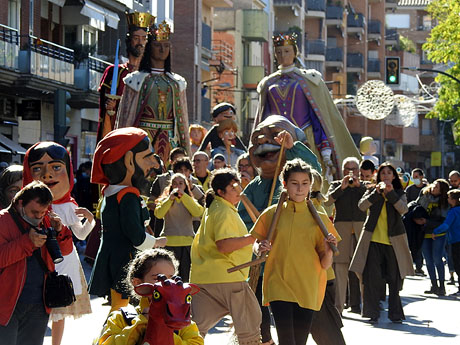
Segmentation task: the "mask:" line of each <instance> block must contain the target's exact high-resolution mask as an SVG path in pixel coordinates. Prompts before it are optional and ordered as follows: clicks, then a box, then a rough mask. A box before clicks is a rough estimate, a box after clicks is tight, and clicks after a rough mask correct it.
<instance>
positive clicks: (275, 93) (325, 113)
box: [254, 33, 361, 190]
mask: <svg viewBox="0 0 460 345" xmlns="http://www.w3.org/2000/svg"><path fill="white" fill-rule="evenodd" d="M296 39H297V35H296V34H295V33H294V34H291V35H276V36H273V43H274V46H275V58H276V62H277V63H278V64H279V66H278V71H276V72H274V73H272V74H270V75H269V76H267V77H265V78H264V79H262V80H261V81H260V83H259V85H258V86H257V92H258V93H259V107H258V111H257V117H256V120H255V123H254V128H256V126H257V125H258V123H259V122H261V121H263V120H265V119H266V118H267V117H268V116H270V115H274V114H277V115H281V116H283V117H285V118H287V119H288V120H289V121H291V122H292V123H293V124H294V125H296V126H297V127H299V128H301V129H302V130H303V131H304V132H305V134H306V137H307V141H308V145H309V146H310V149H311V150H312V151H313V152H314V153H315V154H316V156H317V157H318V159H319V161H320V162H321V166H322V170H323V176H324V177H326V180H327V181H332V180H333V179H335V178H338V177H339V176H334V174H338V173H339V171H340V169H337V167H340V166H341V164H342V161H343V159H344V158H346V157H350V156H354V157H357V158H360V157H361V156H360V154H359V151H358V149H357V147H356V145H355V144H354V142H353V139H352V138H351V135H350V132H349V131H348V129H347V127H346V125H345V122H344V120H343V118H342V116H341V115H340V113H339V111H338V109H337V107H336V106H335V104H334V102H333V99H332V97H331V95H330V93H329V89H328V88H327V86H326V84H325V83H324V80H323V79H322V77H321V73H319V72H318V71H316V70H313V69H309V70H305V69H300V68H297V67H296V66H295V60H296V57H297V55H298V48H297V44H296ZM324 187H325V188H327V186H324ZM326 190H327V189H326Z"/></svg>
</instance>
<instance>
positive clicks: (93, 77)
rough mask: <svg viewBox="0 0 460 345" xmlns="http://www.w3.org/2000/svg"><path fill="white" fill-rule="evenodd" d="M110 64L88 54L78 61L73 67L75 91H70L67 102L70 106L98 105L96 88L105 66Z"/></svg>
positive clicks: (87, 106) (79, 107)
mask: <svg viewBox="0 0 460 345" xmlns="http://www.w3.org/2000/svg"><path fill="white" fill-rule="evenodd" d="M110 65H111V64H110V63H109V62H107V61H104V60H101V59H98V58H96V57H94V56H89V57H88V58H87V59H85V60H84V61H82V62H80V63H79V65H78V67H77V68H75V72H74V80H75V84H74V86H75V89H77V90H76V91H75V92H71V94H72V98H71V100H70V101H69V104H70V106H71V107H72V108H75V109H82V108H97V107H98V105H99V94H98V93H97V89H98V88H99V84H100V83H101V79H102V76H103V74H104V71H105V69H106V68H107V67H109V66H110Z"/></svg>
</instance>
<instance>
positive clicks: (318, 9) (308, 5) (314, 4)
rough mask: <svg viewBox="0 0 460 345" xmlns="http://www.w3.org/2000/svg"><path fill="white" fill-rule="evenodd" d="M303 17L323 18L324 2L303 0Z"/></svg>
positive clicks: (324, 11) (321, 0)
mask: <svg viewBox="0 0 460 345" xmlns="http://www.w3.org/2000/svg"><path fill="white" fill-rule="evenodd" d="M305 16H306V17H313V18H325V17H326V0H305Z"/></svg>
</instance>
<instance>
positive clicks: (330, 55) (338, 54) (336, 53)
mask: <svg viewBox="0 0 460 345" xmlns="http://www.w3.org/2000/svg"><path fill="white" fill-rule="evenodd" d="M326 67H335V68H337V69H342V68H343V49H342V48H327V49H326Z"/></svg>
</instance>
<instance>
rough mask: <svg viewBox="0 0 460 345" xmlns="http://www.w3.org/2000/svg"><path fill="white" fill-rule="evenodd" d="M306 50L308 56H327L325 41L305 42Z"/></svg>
mask: <svg viewBox="0 0 460 345" xmlns="http://www.w3.org/2000/svg"><path fill="white" fill-rule="evenodd" d="M305 49H306V53H307V54H314V55H325V54H326V42H325V41H323V40H305Z"/></svg>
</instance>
